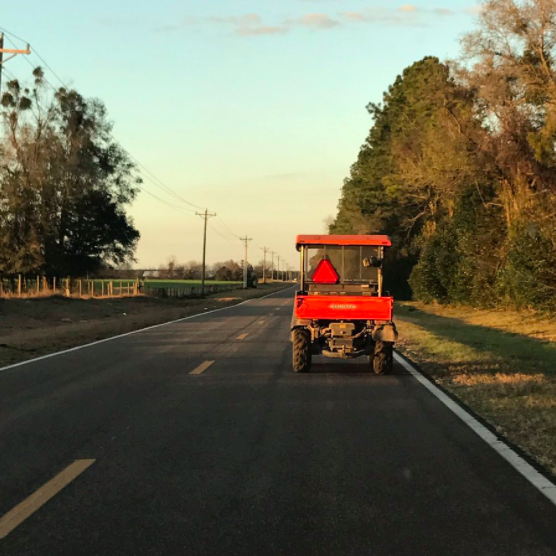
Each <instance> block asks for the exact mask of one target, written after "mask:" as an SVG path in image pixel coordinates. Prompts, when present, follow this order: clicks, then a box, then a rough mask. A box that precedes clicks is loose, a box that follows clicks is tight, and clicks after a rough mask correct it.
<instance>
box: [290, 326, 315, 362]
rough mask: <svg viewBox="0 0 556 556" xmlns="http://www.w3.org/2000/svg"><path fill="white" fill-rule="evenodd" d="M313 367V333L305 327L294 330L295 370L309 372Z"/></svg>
mask: <svg viewBox="0 0 556 556" xmlns="http://www.w3.org/2000/svg"><path fill="white" fill-rule="evenodd" d="M310 369H311V333H310V332H309V331H308V330H305V329H303V328H296V329H295V330H294V331H293V370H294V372H296V373H308V372H309V370H310Z"/></svg>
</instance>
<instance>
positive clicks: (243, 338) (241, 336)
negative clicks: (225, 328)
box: [237, 333, 249, 340]
mask: <svg viewBox="0 0 556 556" xmlns="http://www.w3.org/2000/svg"><path fill="white" fill-rule="evenodd" d="M247 336H249V333H247V334H241V335H240V336H238V337H237V339H238V340H245V338H247Z"/></svg>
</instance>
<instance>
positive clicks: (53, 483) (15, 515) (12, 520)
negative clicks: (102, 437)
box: [0, 459, 95, 539]
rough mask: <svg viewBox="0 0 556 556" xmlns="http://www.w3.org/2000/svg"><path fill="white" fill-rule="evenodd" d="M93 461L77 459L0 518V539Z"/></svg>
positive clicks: (93, 461)
mask: <svg viewBox="0 0 556 556" xmlns="http://www.w3.org/2000/svg"><path fill="white" fill-rule="evenodd" d="M93 463H95V460H94V459H78V460H75V461H74V462H73V463H72V464H70V465H68V466H67V467H66V468H65V469H64V470H63V471H62V472H60V473H58V475H56V476H55V477H54V478H53V479H50V481H48V483H46V484H44V485H43V486H42V487H40V488H39V489H38V490H36V491H35V492H34V493H33V494H31V496H28V497H27V498H25V500H23V502H21V503H20V504H18V505H17V506H15V508H12V509H11V510H10V511H9V512H8V513H7V514H5V515H4V516H3V517H2V518H0V539H3V538H5V537H7V536H8V535H9V534H10V533H11V532H12V531H13V530H14V529H15V528H16V527H17V526H18V525H21V524H22V523H23V522H24V521H25V520H26V519H27V518H28V517H29V516H31V515H33V514H34V513H35V512H36V511H37V510H38V509H39V508H41V507H42V506H44V505H45V504H46V503H47V502H48V501H49V500H50V499H51V498H53V497H54V496H56V494H58V493H59V492H60V491H61V490H62V489H63V488H64V487H66V486H67V485H69V484H70V483H71V482H72V481H73V480H74V479H76V478H77V477H78V476H79V475H81V473H83V471H85V470H86V469H87V468H88V467H90V466H91V465H93Z"/></svg>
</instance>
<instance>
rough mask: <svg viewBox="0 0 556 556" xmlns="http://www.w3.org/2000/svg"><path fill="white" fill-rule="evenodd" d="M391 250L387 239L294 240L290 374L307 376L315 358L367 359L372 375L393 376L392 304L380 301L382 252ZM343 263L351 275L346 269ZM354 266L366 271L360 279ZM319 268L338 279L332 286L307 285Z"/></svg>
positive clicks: (394, 334)
mask: <svg viewBox="0 0 556 556" xmlns="http://www.w3.org/2000/svg"><path fill="white" fill-rule="evenodd" d="M391 245H392V243H391V240H390V238H389V237H388V236H386V235H299V236H297V240H296V248H297V250H298V251H299V252H300V276H299V291H297V292H296V295H295V301H294V310H293V317H292V323H291V340H292V343H293V368H294V371H296V372H308V371H309V370H310V368H311V363H312V357H313V356H314V355H325V356H327V357H336V358H344V359H351V358H356V357H361V356H367V358H368V362H369V364H370V366H371V367H372V368H373V370H374V371H375V373H377V374H389V373H390V372H391V371H392V366H393V345H394V343H395V342H396V341H397V339H398V332H397V330H396V326H395V324H394V322H393V307H394V299H393V297H392V296H390V295H389V294H386V295H384V273H383V265H384V257H385V252H386V249H388V248H389V247H390V246H391ZM358 250H359V251H358ZM313 253H314V254H313ZM327 253H328V254H327ZM370 253H374V254H373V255H369V254H370ZM311 254H313V255H312V257H311ZM346 254H347V255H346ZM365 255H367V256H365ZM331 256H333V258H334V259H335V260H336V266H339V267H341V269H340V271H338V270H337V269H336V268H335V266H334V264H333V262H332V260H331ZM357 257H359V259H358V258H357ZM319 258H320V260H319ZM346 260H348V262H349V264H348V265H347V266H349V265H351V266H350V268H351V274H349V273H348V272H347V271H346V269H345V267H346ZM309 261H311V262H309ZM316 261H318V263H317V267H316V268H314V269H313V270H312V271H311V269H310V268H309V265H310V264H314V263H316ZM323 261H327V262H323ZM354 261H355V263H354ZM357 261H358V262H357ZM357 264H360V265H361V267H362V268H365V277H364V278H363V270H362V269H359V271H357V266H356V265H357ZM321 265H327V269H330V270H328V271H329V272H330V273H331V272H332V269H334V271H335V272H336V275H337V276H338V279H337V281H336V282H335V283H333V280H334V277H333V276H332V278H330V279H329V281H328V282H324V283H323V282H321V281H313V280H312V277H313V276H315V275H316V274H317V272H318V268H320V266H321ZM354 272H355V273H357V272H359V279H358V278H357V277H355V278H353V275H354Z"/></svg>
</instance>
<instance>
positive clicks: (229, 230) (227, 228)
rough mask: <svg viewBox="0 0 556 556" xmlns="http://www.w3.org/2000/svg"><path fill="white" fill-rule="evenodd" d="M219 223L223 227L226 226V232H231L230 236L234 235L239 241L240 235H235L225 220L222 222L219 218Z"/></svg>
mask: <svg viewBox="0 0 556 556" xmlns="http://www.w3.org/2000/svg"><path fill="white" fill-rule="evenodd" d="M218 222H220V224H222V226H224V228H226V230H228V232H229V233H230V234H232V235H233V236H234V237H236V238H238V239H239V235H238V234H235V233H234V232H233V231H232V230H231V229H230V228H229V226H228V225H227V224H226V222H224V220H222V218H221V217H218Z"/></svg>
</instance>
